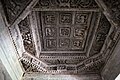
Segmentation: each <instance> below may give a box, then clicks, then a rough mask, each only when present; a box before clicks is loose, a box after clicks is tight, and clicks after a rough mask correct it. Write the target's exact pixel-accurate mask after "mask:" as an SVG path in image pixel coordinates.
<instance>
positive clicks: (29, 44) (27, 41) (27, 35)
mask: <svg viewBox="0 0 120 80" xmlns="http://www.w3.org/2000/svg"><path fill="white" fill-rule="evenodd" d="M18 27H19V30H20V33H21V36H22V39H23V45H24V48H25V50H26V51H27V52H28V53H30V54H33V55H35V54H36V51H35V45H34V42H33V36H32V31H31V28H30V27H31V25H30V20H29V18H28V17H26V18H25V19H24V20H22V21H21V22H20V23H19V24H18Z"/></svg>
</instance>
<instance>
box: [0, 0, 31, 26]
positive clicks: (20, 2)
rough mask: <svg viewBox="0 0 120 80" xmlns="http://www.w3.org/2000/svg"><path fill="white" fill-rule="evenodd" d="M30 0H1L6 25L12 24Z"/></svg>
mask: <svg viewBox="0 0 120 80" xmlns="http://www.w3.org/2000/svg"><path fill="white" fill-rule="evenodd" d="M30 1H31V0H26V1H24V0H1V2H2V4H3V8H4V12H5V15H6V18H7V21H8V23H10V24H11V23H12V22H13V21H15V19H16V18H17V17H18V15H19V14H20V13H21V11H22V10H23V9H24V8H25V7H26V6H27V4H28V3H29V2H30Z"/></svg>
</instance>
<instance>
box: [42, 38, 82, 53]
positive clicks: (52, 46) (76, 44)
mask: <svg viewBox="0 0 120 80" xmlns="http://www.w3.org/2000/svg"><path fill="white" fill-rule="evenodd" d="M44 44H45V45H44V47H45V49H47V50H66V51H67V50H74V51H76V50H78V49H79V50H83V47H84V45H83V44H84V42H83V41H82V40H80V39H73V40H71V39H70V38H65V39H64V38H62V39H59V40H57V39H45V40H44ZM58 45H59V46H58Z"/></svg>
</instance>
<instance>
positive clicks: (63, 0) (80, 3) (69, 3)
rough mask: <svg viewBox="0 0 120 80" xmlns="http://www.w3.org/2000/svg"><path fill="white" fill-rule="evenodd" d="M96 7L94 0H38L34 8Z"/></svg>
mask: <svg viewBox="0 0 120 80" xmlns="http://www.w3.org/2000/svg"><path fill="white" fill-rule="evenodd" d="M39 7H43V8H88V9H90V8H98V6H97V4H96V3H95V1H94V0H39V2H38V3H37V4H36V6H35V7H34V8H39Z"/></svg>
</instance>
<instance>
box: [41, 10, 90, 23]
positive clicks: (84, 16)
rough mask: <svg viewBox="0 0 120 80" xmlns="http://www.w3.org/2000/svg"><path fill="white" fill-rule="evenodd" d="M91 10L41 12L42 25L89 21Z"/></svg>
mask: <svg viewBox="0 0 120 80" xmlns="http://www.w3.org/2000/svg"><path fill="white" fill-rule="evenodd" d="M90 14H91V12H42V18H43V22H44V25H66V24H67V25H71V24H78V25H80V24H83V25H87V23H88V22H89V21H88V19H89V17H90Z"/></svg>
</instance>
